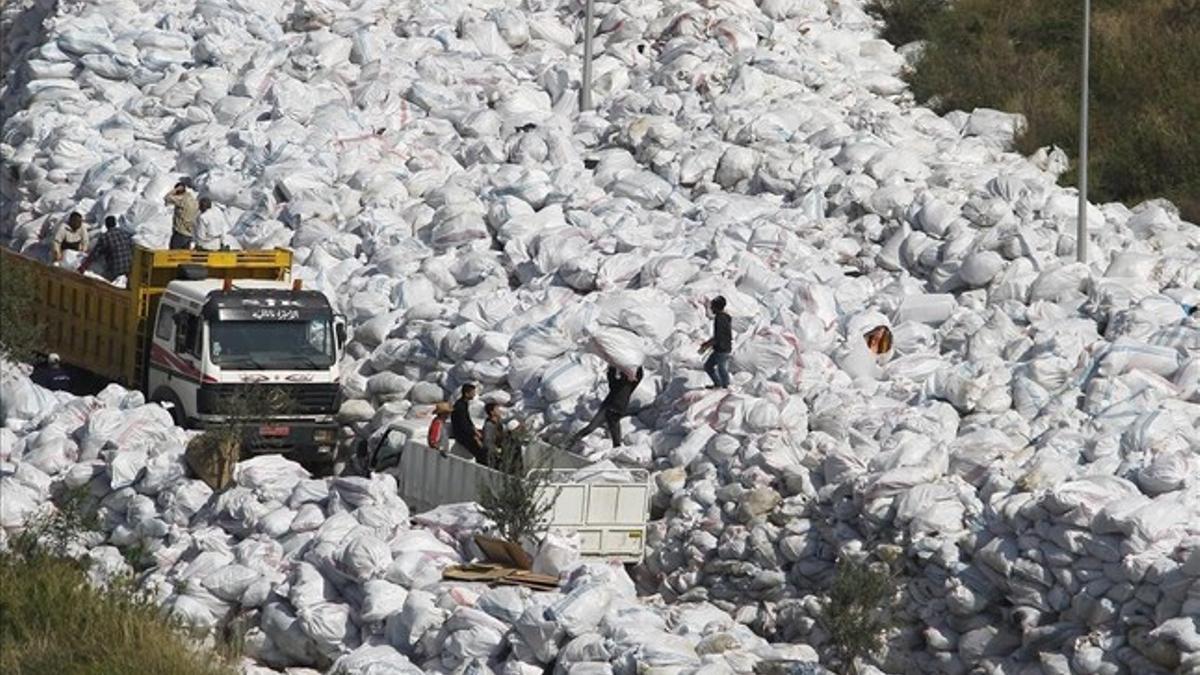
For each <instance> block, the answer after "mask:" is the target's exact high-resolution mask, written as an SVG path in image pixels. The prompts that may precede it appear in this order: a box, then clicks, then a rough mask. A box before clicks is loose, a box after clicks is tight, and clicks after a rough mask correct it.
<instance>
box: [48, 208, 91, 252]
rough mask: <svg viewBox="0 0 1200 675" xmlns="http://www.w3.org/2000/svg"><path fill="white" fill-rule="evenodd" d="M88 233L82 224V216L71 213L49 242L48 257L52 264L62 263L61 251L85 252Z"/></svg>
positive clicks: (77, 213) (74, 212) (75, 212)
mask: <svg viewBox="0 0 1200 675" xmlns="http://www.w3.org/2000/svg"><path fill="white" fill-rule="evenodd" d="M87 248H88V231H87V227H85V226H84V224H83V214H81V213H79V212H78V211H73V212H72V213H71V215H69V216H67V222H66V223H63V224H62V225H59V226H58V229H57V230H55V231H54V238H53V239H51V240H50V255H51V260H52V261H53V262H62V259H63V251H86V250H87Z"/></svg>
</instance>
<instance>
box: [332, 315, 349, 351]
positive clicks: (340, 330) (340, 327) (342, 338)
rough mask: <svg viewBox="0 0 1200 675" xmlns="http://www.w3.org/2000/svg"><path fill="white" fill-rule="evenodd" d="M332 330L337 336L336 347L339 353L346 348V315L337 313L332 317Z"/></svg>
mask: <svg viewBox="0 0 1200 675" xmlns="http://www.w3.org/2000/svg"><path fill="white" fill-rule="evenodd" d="M333 332H334V335H335V336H336V337H337V349H338V353H339V354H340V353H341V352H342V350H343V349H345V348H346V339H347V337H348V334H347V331H346V317H344V316H342V315H340V314H339V315H337V316H335V317H333Z"/></svg>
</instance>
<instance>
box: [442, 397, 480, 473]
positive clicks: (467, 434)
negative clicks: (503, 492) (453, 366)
mask: <svg viewBox="0 0 1200 675" xmlns="http://www.w3.org/2000/svg"><path fill="white" fill-rule="evenodd" d="M476 391H477V389H476V387H475V385H473V384H464V385H463V386H462V390H461V395H460V396H459V397H458V400H457V401H455V402H454V411H453V412H452V413H451V414H450V432H451V434H452V436H453V438H454V446H453V448H452V449H451V452H452V453H454V454H455V455H457V456H459V457H462V458H463V459H474V460H475V461H476V462H479V463H480V464H485V465H486V464H487V454H486V453H484V451H483V436H482V434H480V433H479V429H476V428H475V423H474V422H472V421H471V401H472V400H473V399H474V398H475V393H476Z"/></svg>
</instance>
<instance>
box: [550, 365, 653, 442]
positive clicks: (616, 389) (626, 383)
mask: <svg viewBox="0 0 1200 675" xmlns="http://www.w3.org/2000/svg"><path fill="white" fill-rule="evenodd" d="M644 376H645V371H644V370H643V369H642V368H638V369H637V373H636V374H635V376H634V377H630V376H629V374H628V373H625V372H624V371H622V370H621V369H620V368H617V367H616V366H609V367H608V396H605V397H604V400H603V401H601V402H600V409H599V410H597V411H596V416H595V417H593V418H592V421H591V422H588V425H587V426H586V427H584V428H582V429H580V430H579V431H578V432H576V433H575V434H574V435H573V436H571V440H570V441H569V442H568V444H567V447H568V448H572V447H574V446H575V445H576V444H577V443H579V441H581V440H583V437H584V436H587V435H588V434H590V433H592V432H593V431H595V430H596V429H599V428H600V425H601V424H603V425H604V426H605V427H606V428H607V429H608V435H609V437H610V438H612V444H613V447H614V448H618V447H620V446H621V418H622V417H625V416H627V415H628V414H629V399H630V397H632V396H633V391H634V390H635V389H637V386H638V384H640V383H641V381H642V377H644Z"/></svg>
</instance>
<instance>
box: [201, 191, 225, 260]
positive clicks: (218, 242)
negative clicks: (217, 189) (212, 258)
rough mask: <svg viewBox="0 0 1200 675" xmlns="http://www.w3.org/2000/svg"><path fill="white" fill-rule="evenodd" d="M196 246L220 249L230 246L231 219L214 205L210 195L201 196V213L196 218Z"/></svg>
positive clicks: (205, 248) (202, 248)
mask: <svg viewBox="0 0 1200 675" xmlns="http://www.w3.org/2000/svg"><path fill="white" fill-rule="evenodd" d="M195 236H196V248H198V249H200V250H203V251H220V250H223V249H228V248H229V242H228V237H229V219H228V218H226V217H225V214H224V212H222V211H221V210H220V209H214V208H213V207H212V200H211V199H209V198H208V197H201V198H200V215H199V217H197V218H196V235H195Z"/></svg>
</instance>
